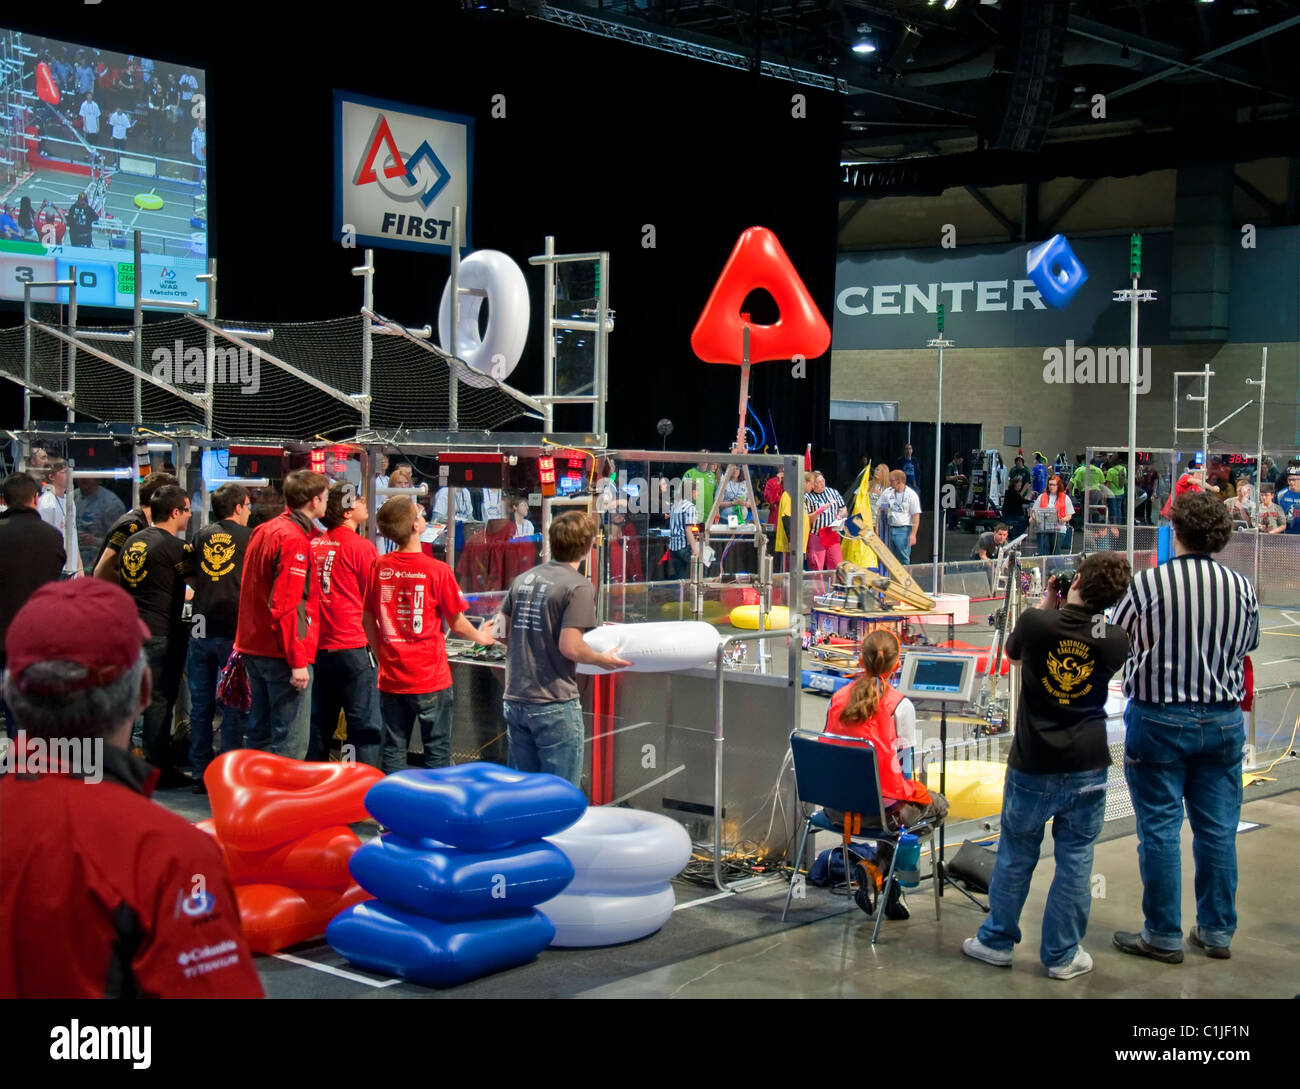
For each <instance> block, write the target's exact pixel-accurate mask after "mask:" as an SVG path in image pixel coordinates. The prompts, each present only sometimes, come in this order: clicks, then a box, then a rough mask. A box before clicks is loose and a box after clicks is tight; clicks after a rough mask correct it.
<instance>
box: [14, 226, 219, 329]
mask: <svg viewBox="0 0 1300 1089" xmlns="http://www.w3.org/2000/svg"><path fill="white" fill-rule="evenodd" d="M74 268H75V269H76V270H77V271H76V281H77V305H78V306H114V307H125V308H130V307H132V306H134V305H135V295H134V294H133V289H134V286H135V261H134V258H133V257H132V254H131V251H130V249H122V250H105V249H96V248H94V247H91V246H69V245H58V244H51V245H46V244H44V243H41V242H20V241H14V240H0V298H5V299H14V300H16V301H19V302H21V301H22V298H23V290H24V288H23V285H24V284H27V283H41V282H46V283H48V282H50V281H53V280H70V279H72V270H73V269H74ZM206 271H207V262H206V261H204V260H203V259H201V258H196V257H163V256H160V255H157V254H152V253H147V254H144V255H142V256H141V258H140V280H141V283H140V294H141V296H142V301H143V303H144V306H145V308H146V309H149V304H150V302H153V301H157V300H167V301H169V302H187V301H188V300H190V299H197V300H198V302H199V313H202V312H203V311H204V310H205V309H206V307H207V297H208V289H207V285H205V284H204V283H202V282H201V281H200V280H198V279H197V277H198V275H199V274H200V273H202V272H206ZM31 296H32V302H46V303H60V304H62V305H64V306H66V305H67V304H68V301H69V300H68V289H67V288H66V287H60V288H53V287H35V288H32V290H31Z"/></svg>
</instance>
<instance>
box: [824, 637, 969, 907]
mask: <svg viewBox="0 0 1300 1089" xmlns="http://www.w3.org/2000/svg"><path fill="white" fill-rule="evenodd" d="M898 658H899V645H898V639H897V638H896V637H895V636H894V634H893V633H892V632H887V631H874V632H872V633H871V634H870V635H868V636H867V637H866V639H864V640H863V641H862V659H861V665H862V670H863V671H862V673H861V674H859V676H858V679H857V680H856V681H854V682H853V683H852V684H851V685H846V686H845V687H843V688H841V689H840V690H839V691H838V692H836V693H835V695H834V697H833V698H832V699H831V705H830V707H829V708H828V709H827V712H826V731H825V732H826V733H827V734H834V735H836V736H838V737H852V738H861V739H862V740H864V741H870V742H871V743H872V744H873V745H874V746H875V749H876V766H877V768H878V769H879V772H880V793H881V795H882V796H883V797H884V799H885V802H886V814H887V815H888V817H889V823H890V825H891V826H892V829H893V830H897V829H899V828H900V827H908V826H911V825H914V824H916V823H917V822H918V821H920V820H922V819H926V820H942V819H943V818H944V817H945V816H946V815H947V813H948V800H947V799H946V798H945V797H944V796H943V795H942V794H939V793H932V792H931V791H929V790H927V789H926V786H925V784H924V783H920V782H918V781H916V780H915V779H909V778H908V777H907V776H905V775H904V774H903V766H902V762H901V760H900V759H899V755H898V753H899V749H900V748H913V747H914V746H915V742H916V737H915V731H916V710H915V708H913V706H912V701H911V700H908V699H904V698H903V697H902V696H901V695H899V693H898V689H896V688H893V687H891V686H890V684H889V678H890V677H892V676H893V675H894V671H895V670H896V669H897V668H898ZM840 744H844V742H840ZM826 816H827V817H828V818H829V819H830V820H831V821H833V822H835V823H837V824H838V823H839V822H840V821H842V820H843V814H841V813H836V812H835V811H834V810H827V812H826ZM863 816H864V817H870V816H873V814H863ZM890 850H891V848H890V847H889V844H887V843H886V842H884V841H883V840H882V841H881V842H880V843H879V844H878V845H877V848H876V866H877V867H878V868H879V869H880V870H881V872H882V873H883V872H885V870H886V869H887V868H888V866H889V857H890V856H889V851H890ZM857 877H858V888H859V896H858V903H859V906H861V907H862V909H863V910H864V911H866V912H867V914H871V906H870V901H871V897H870V892H871V886H872V885H874V879H873V878H871V877H869V876H868V873H867V872H866V871H865V868H864V867H862V866H861V864H859V873H858V875H857ZM869 882H870V884H869ZM887 896H888V898H887V899H886V901H885V918H887V919H906V918H908V910H907V905H906V903H905V902H904V901H903V894H902V889H901V887H900V886H899V884H898V879H897V878H895V879H894V880H893V881H892V882H891V883H890V887H889V889H888V891H887Z"/></svg>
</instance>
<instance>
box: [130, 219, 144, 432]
mask: <svg viewBox="0 0 1300 1089" xmlns="http://www.w3.org/2000/svg"><path fill="white" fill-rule="evenodd" d="M131 233H132V235H133V236H134V250H135V284H134V288H135V292H134V293H135V307H134V311H133V314H132V327H131V328H132V331H133V332H134V333H135V342H134V345H133V348H134V351H133V354H132V361H133V363H134V364H135V378H134V379H133V380H132V385H133V386H134V391H133V398H132V415H131V422H132V423H134V424H135V425H136V427H139V426H140V424H142V423H143V422H144V420H143V416H144V409H143V407H142V402H141V396H140V372H141V371H142V370H143V369H144V299H143V297H142V296H141V294H140V286H141V283H142V281H141V278H140V277H141V275H142V270H141V267H140V232H139V231H138V230H137V231H132V232H131Z"/></svg>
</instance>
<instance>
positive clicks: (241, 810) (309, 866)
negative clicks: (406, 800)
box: [198, 749, 383, 953]
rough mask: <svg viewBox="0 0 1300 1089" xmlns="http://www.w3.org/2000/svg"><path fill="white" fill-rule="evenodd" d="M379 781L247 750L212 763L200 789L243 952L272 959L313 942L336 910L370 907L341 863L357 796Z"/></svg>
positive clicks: (371, 775)
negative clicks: (234, 902)
mask: <svg viewBox="0 0 1300 1089" xmlns="http://www.w3.org/2000/svg"><path fill="white" fill-rule="evenodd" d="M382 778H383V773H382V772H380V771H379V769H378V768H372V767H369V766H367V765H365V764H325V763H320V764H317V763H306V762H304V761H300V760H290V759H288V758H287V757H284V756H275V755H273V754H272V753H264V752H258V751H257V750H254V749H238V750H235V751H233V752H229V753H222V755H221V756H219V757H217V759H216V760H214V761H213V762H212V764H211V765H209V767H208V770H207V772H206V774H205V775H204V776H203V781H204V783H205V784H206V785H207V788H208V797H209V798H210V800H211V802H212V820H211V821H202V822H200V824H199V826H198V827H199V828H201V829H202V830H203V831H205V832H207V833H209V834H210V835H211V836H213V838H215V839H216V840H217V842H218V843H219V844H220V845H221V850H222V853H223V854H224V855H225V858H226V866H227V867H228V869H229V870H230V877H231V880H232V881H233V883H234V885H235V895H236V897H237V898H238V900H239V918H240V924H241V926H242V927H243V931H244V936H245V938H246V939H247V940H248V945H249V948H250V949H252V950H253V952H255V953H275V952H278V951H279V950H281V949H284V948H287V947H288V946H291V945H297V944H298V943H300V942H305V941H309V940H311V939H312V938H318V937H321V936H322V935H323V934H324V933H325V926H326V924H327V923H328V922H329V921H330V919H332V918H333V917H334V916H335V915H337V914H338V913H339V912H340V911H342V910H343V909H344V908H348V907H351V906H352V905H353V904H357V903H360V902H361V901H362V900H368V899H370V896H369V894H368V893H367V892H366V891H365V890H364V889H362V888H361V886H360V885H358V884H357V883H356V882H355V881H353V880H352V877H351V875H350V874H349V873H348V861H349V860H350V859H351V857H352V852H353V851H355V850H356V849H357V848H358V847H359V846H361V841H360V840H359V839H358V838H357V837H356V835H355V834H354V833H353V832H352V831H351V830H350V829H349V828H348V827H347V826H348V824H350V823H352V822H355V821H362V820H365V819H366V818H367V813H366V809H365V805H364V804H363V799H364V798H365V795H366V791H367V790H369V789H370V788H371V787H372V786H373V785H374V784H375V783H376V782H378V781H379V780H380V779H382Z"/></svg>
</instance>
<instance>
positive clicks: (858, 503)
mask: <svg viewBox="0 0 1300 1089" xmlns="http://www.w3.org/2000/svg"><path fill="white" fill-rule="evenodd" d="M849 513H850V514H851V515H852V514H861V515H863V519H862V521H863V524H864V525H866V526H868V527H869V528H871V529H875V528H876V519H875V515H874V513H873V512H872V510H871V465H870V463H868V464H867V466H866V467H865V468H864V469H863V470H862V476H861V477H859V478H858V491H857V495H856V496H855V497H854V499H853V509H852V510H851V511H850V512H849ZM840 552H841V553H842V554H843V556H844V559H845V560H847V561H848V562H849V563H855V564H857V565H858V566H859V567H875V566H876V564H877V563H878V562H879V561H878V560H877V559H876V554H875V552H873V551H872V550H871V548H870V546H868V544H867V542H866V541H863V540H860V539H859V540H849V539H848V538H847V537H846V538H845V539H844V543H843V545H842V547H841V548H840Z"/></svg>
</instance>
